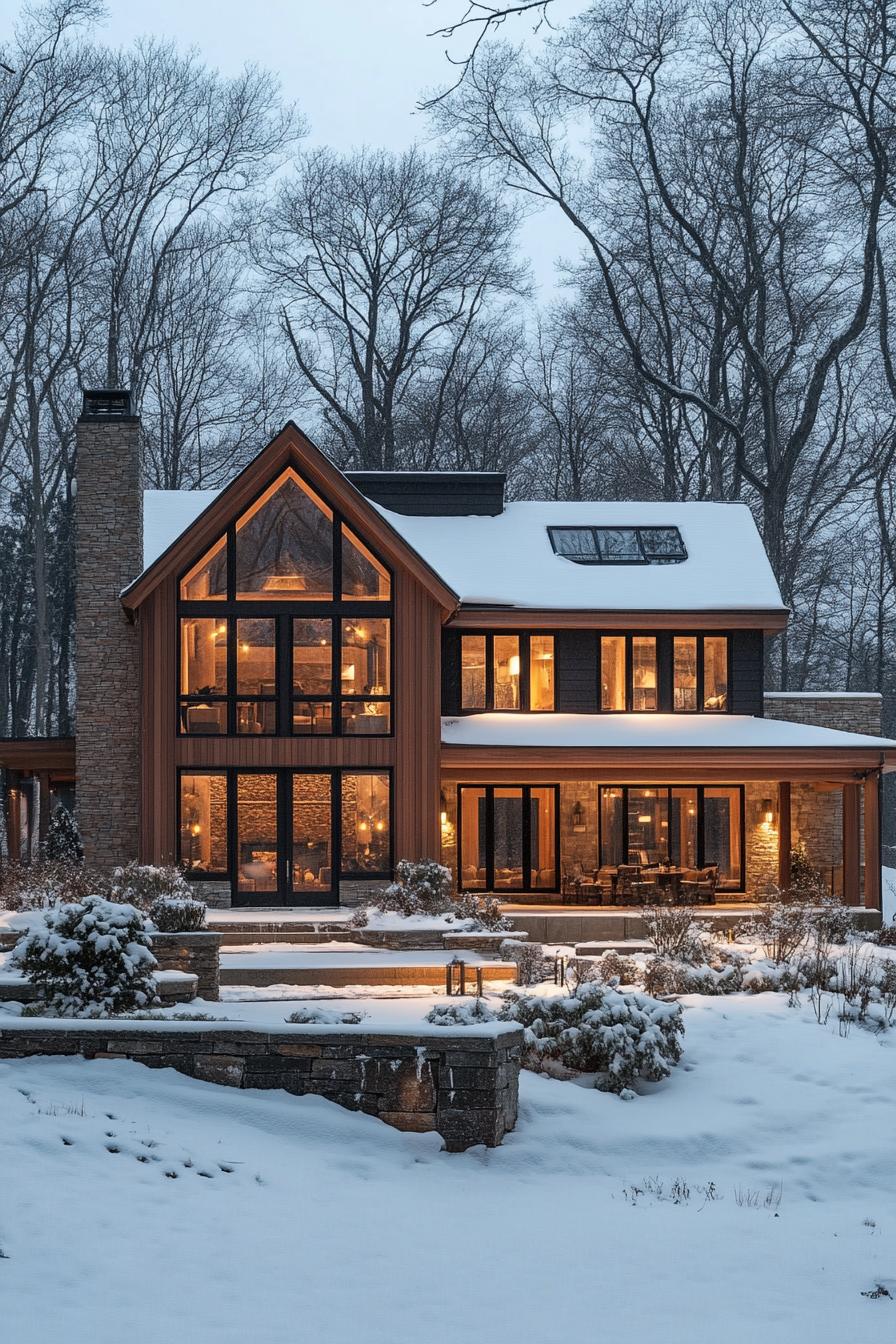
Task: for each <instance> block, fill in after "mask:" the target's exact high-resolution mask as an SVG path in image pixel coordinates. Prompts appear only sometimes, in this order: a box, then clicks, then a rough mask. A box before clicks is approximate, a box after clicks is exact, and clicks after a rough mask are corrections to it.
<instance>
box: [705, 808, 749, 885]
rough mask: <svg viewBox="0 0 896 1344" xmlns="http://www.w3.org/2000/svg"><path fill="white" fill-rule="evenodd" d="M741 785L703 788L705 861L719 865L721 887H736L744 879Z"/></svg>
mask: <svg viewBox="0 0 896 1344" xmlns="http://www.w3.org/2000/svg"><path fill="white" fill-rule="evenodd" d="M742 800H743V793H742V792H741V790H740V788H738V787H737V786H727V785H726V786H721V787H713V788H710V787H707V788H705V789H704V790H703V862H704V863H707V864H709V863H715V864H718V868H719V886H720V887H722V888H725V889H727V890H728V891H733V890H736V889H737V888H738V887H739V886H740V881H741V810H742Z"/></svg>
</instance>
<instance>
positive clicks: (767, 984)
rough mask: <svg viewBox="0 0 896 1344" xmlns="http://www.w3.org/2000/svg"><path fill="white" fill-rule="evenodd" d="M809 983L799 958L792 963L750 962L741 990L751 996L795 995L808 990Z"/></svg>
mask: <svg viewBox="0 0 896 1344" xmlns="http://www.w3.org/2000/svg"><path fill="white" fill-rule="evenodd" d="M832 969H833V968H832ZM811 983H812V982H811V981H810V979H809V976H808V974H807V972H806V968H805V966H804V964H803V961H802V958H800V957H797V958H795V959H794V960H793V961H769V960H765V959H764V960H760V961H754V962H751V963H750V965H749V966H748V967H747V969H746V970H745V972H744V978H743V988H744V989H746V990H749V992H750V993H751V994H771V993H781V994H795V993H797V992H798V991H799V990H801V989H808V988H809V986H810V984H811Z"/></svg>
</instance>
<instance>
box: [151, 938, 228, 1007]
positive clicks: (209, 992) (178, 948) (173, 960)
mask: <svg viewBox="0 0 896 1344" xmlns="http://www.w3.org/2000/svg"><path fill="white" fill-rule="evenodd" d="M152 951H153V956H154V957H155V959H156V961H157V962H158V963H159V970H160V971H186V972H187V973H188V974H189V975H195V976H196V978H197V980H198V982H199V983H198V985H197V986H196V992H197V993H198V994H199V996H200V998H203V999H218V998H220V992H219V991H220V976H221V969H220V968H221V935H220V934H219V933H202V932H198V933H154V934H153V935H152Z"/></svg>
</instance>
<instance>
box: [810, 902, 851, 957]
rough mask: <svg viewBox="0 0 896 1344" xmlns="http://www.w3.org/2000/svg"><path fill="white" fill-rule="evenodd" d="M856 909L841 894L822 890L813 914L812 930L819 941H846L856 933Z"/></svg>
mask: <svg viewBox="0 0 896 1344" xmlns="http://www.w3.org/2000/svg"><path fill="white" fill-rule="evenodd" d="M855 930H856V918H855V911H854V910H851V909H850V907H849V906H848V905H846V904H844V902H843V900H842V899H841V898H840V897H839V896H834V895H833V894H832V893H831V892H829V891H824V890H822V892H821V894H820V896H819V900H818V905H817V908H816V909H815V910H814V912H813V915H812V932H813V933H814V935H815V938H816V939H817V940H818V941H819V942H824V943H828V944H830V943H845V942H847V941H848V940H849V938H850V937H851V936H852V935H853V934H854V933H855Z"/></svg>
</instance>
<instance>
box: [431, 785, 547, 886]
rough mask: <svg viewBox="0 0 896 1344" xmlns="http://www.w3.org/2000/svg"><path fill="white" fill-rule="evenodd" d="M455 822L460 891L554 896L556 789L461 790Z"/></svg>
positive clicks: (468, 787) (504, 787) (462, 787)
mask: <svg viewBox="0 0 896 1344" xmlns="http://www.w3.org/2000/svg"><path fill="white" fill-rule="evenodd" d="M457 818H458V832H459V833H458V874H457V876H458V886H459V887H460V888H461V889H462V890H464V891H485V890H488V891H499V892H506V893H510V892H515V891H556V890H557V877H558V866H557V856H558V852H559V847H560V836H559V788H558V787H557V786H556V785H554V784H544V785H532V786H529V785H527V784H522V785H503V784H488V785H483V786H478V785H466V784H461V785H459V787H458V804H457Z"/></svg>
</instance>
